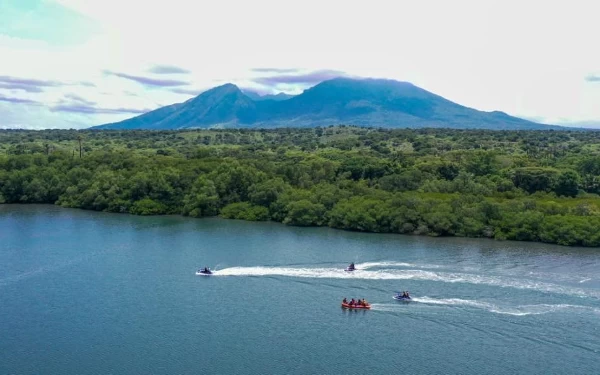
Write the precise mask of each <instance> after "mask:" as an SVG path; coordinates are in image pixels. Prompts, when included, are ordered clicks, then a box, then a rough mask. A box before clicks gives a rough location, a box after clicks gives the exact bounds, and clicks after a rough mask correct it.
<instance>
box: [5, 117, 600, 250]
mask: <svg viewBox="0 0 600 375" xmlns="http://www.w3.org/2000/svg"><path fill="white" fill-rule="evenodd" d="M598 193H600V133H599V132H556V131H527V132H510V131H482V130H449V129H435V130H434V129H419V130H407V129H399V130H387V129H385V130H384V129H366V128H355V127H345V126H341V127H330V128H316V129H275V130H244V129H239V130H192V131H181V132H175V131H165V132H153V131H73V130H62V131H61V130H47V131H39V132H35V131H0V202H1V203H53V204H59V205H61V206H64V207H78V208H83V209H90V210H98V211H109V212H122V213H132V214H138V215H160V214H183V215H188V216H193V217H203V216H215V215H221V216H222V217H225V218H234V219H244V220H274V221H278V222H282V223H285V224H289V225H301V226H330V227H333V228H341V229H348V230H357V231H367V232H382V233H403V234H421V235H431V236H465V237H488V238H495V239H514V240H524V241H543V242H548V243H557V244H561V245H581V246H600V199H599V197H598V195H597V194H598Z"/></svg>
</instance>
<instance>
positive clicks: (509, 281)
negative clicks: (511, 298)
mask: <svg viewBox="0 0 600 375" xmlns="http://www.w3.org/2000/svg"><path fill="white" fill-rule="evenodd" d="M386 266H387V267H390V266H394V267H399V266H401V267H413V266H414V265H412V264H409V263H395V262H372V263H363V264H361V265H357V266H356V267H357V270H356V271H354V272H346V271H344V269H343V268H341V267H340V268H319V267H316V268H308V267H264V266H258V267H230V268H224V269H222V270H220V271H218V272H215V275H217V276H283V277H301V278H330V279H364V280H426V281H438V282H444V283H467V284H483V285H490V286H496V287H502V288H516V289H527V290H535V291H539V292H547V293H557V294H565V295H574V296H578V297H593V298H600V291H598V290H592V289H585V288H578V287H574V286H568V285H559V284H552V283H547V282H542V281H538V280H531V279H526V278H521V279H516V278H514V277H506V276H497V275H481V274H472V273H461V272H445V271H436V270H426V269H412V268H411V269H394V268H382V267H386ZM371 268H378V269H373V270H371Z"/></svg>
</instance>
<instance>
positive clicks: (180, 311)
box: [0, 205, 600, 375]
mask: <svg viewBox="0 0 600 375" xmlns="http://www.w3.org/2000/svg"><path fill="white" fill-rule="evenodd" d="M349 262H355V263H356V265H357V267H358V268H359V270H358V271H356V272H354V273H348V272H344V271H343V268H344V267H345V266H346V265H347V264H348V263H349ZM203 266H210V267H212V268H214V269H216V270H217V272H216V275H214V276H211V277H203V276H195V270H196V269H197V268H199V267H203ZM406 289H408V290H410V291H411V294H412V295H413V297H414V300H413V301H412V302H410V303H403V302H398V301H395V300H393V299H392V295H393V292H394V291H396V290H406ZM343 297H348V298H352V297H354V298H357V297H358V298H366V299H367V300H368V301H369V302H371V303H372V304H373V309H372V310H371V311H346V310H343V309H341V308H340V301H341V299H342V298H343ZM354 371H368V372H370V373H376V374H391V373H401V372H402V373H410V374H419V373H427V374H482V373H487V374H517V373H518V374H597V373H600V249H581V248H564V247H557V246H550V245H543V244H531V243H516V242H496V241H489V240H471V239H447V238H446V239H432V238H425V237H410V236H399V235H380V234H362V233H351V232H344V231H336V230H331V229H326V228H294V227H286V226H283V225H280V224H276V223H249V222H239V221H229V220H219V219H202V220H198V219H188V218H182V217H135V216H128V215H117V214H106V213H97V212H88V211H79V210H69V209H60V208H57V207H53V206H12V205H4V206H2V205H0V374H61V375H66V374H199V373H211V374H234V373H236V374H336V373H350V372H354Z"/></svg>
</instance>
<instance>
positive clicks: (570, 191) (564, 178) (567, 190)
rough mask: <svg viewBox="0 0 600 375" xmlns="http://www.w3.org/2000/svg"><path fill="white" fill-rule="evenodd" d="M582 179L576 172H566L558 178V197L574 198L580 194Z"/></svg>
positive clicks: (556, 189) (555, 189)
mask: <svg viewBox="0 0 600 375" xmlns="http://www.w3.org/2000/svg"><path fill="white" fill-rule="evenodd" d="M580 181H581V178H580V177H579V174H578V173H577V172H575V171H565V172H563V173H561V174H560V175H559V176H558V179H557V181H556V185H555V187H554V192H556V195H559V196H560V195H564V196H567V197H574V196H576V195H577V193H578V192H579V183H580Z"/></svg>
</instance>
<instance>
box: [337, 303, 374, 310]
mask: <svg viewBox="0 0 600 375" xmlns="http://www.w3.org/2000/svg"><path fill="white" fill-rule="evenodd" d="M342 307H344V308H346V309H367V310H368V309H370V308H371V305H370V304H368V303H367V305H366V306H362V305H350V304H348V303H343V302H342Z"/></svg>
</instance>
